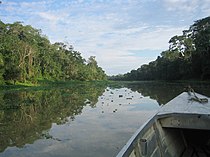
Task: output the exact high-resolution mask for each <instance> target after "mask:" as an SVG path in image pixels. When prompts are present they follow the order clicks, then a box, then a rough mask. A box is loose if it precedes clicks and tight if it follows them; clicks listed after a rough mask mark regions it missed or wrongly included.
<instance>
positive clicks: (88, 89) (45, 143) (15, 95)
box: [0, 82, 210, 157]
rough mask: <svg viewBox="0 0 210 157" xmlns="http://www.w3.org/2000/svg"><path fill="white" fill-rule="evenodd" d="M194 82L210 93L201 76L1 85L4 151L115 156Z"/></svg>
mask: <svg viewBox="0 0 210 157" xmlns="http://www.w3.org/2000/svg"><path fill="white" fill-rule="evenodd" d="M189 84H190V85H191V86H192V88H193V89H194V90H195V91H196V92H198V93H201V94H204V95H206V96H210V84H209V83H199V82H198V83H192V82H190V83H166V82H134V83H126V84H122V83H120V84H118V85H113V84H112V85H101V84H94V83H86V84H84V83H83V84H75V85H71V86H59V87H52V88H48V89H42V90H41V89H39V90H38V89H33V90H32V89H25V90H8V91H6V90H2V91H1V93H0V157H37V156H40V157H57V156H59V157H114V156H115V155H117V153H118V152H119V151H120V149H121V148H122V147H123V146H124V145H125V144H126V142H127V141H128V139H129V138H130V137H131V136H132V134H133V133H134V132H135V131H136V130H137V129H138V128H139V127H140V126H141V125H142V124H143V123H144V122H145V121H146V120H147V119H148V118H150V117H151V116H152V115H154V114H155V113H156V112H157V110H158V109H159V108H160V105H164V104H165V103H167V102H168V101H170V100H171V99H172V98H174V97H176V96H177V95H178V94H180V93H182V92H183V91H184V88H185V87H186V86H187V85H189Z"/></svg>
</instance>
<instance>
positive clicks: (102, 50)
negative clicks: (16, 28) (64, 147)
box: [0, 0, 210, 75]
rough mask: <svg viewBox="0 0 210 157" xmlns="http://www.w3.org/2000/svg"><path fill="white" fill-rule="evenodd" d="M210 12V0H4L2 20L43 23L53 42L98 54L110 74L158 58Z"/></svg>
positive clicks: (0, 7) (40, 25) (85, 53)
mask: <svg viewBox="0 0 210 157" xmlns="http://www.w3.org/2000/svg"><path fill="white" fill-rule="evenodd" d="M207 16H210V0H1V3H0V20H1V21H3V22H4V23H13V22H16V21H21V22H23V24H24V25H31V26H32V27H34V28H37V29H41V30H42V33H43V34H44V35H46V36H47V37H48V39H49V40H50V41H51V43H54V42H65V43H69V44H71V45H73V47H74V50H76V51H79V52H81V54H82V56H83V57H84V58H86V59H88V58H89V56H96V60H97V62H98V65H99V66H100V67H102V68H103V69H104V70H105V72H106V74H108V75H117V74H124V73H127V72H129V71H131V70H132V69H137V68H139V67H140V66H141V65H143V64H147V63H149V62H150V61H153V60H155V59H156V58H157V56H158V55H160V53H161V52H162V51H164V50H167V49H168V46H169V45H168V41H169V40H170V38H171V37H173V36H175V35H181V34H182V31H183V30H185V29H188V28H189V27H190V25H192V24H193V23H194V22H195V21H196V20H199V19H202V18H205V17H207Z"/></svg>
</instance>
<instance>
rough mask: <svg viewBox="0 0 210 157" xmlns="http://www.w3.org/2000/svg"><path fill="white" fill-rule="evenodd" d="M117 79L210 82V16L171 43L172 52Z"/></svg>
mask: <svg viewBox="0 0 210 157" xmlns="http://www.w3.org/2000/svg"><path fill="white" fill-rule="evenodd" d="M110 79H113V80H181V79H198V80H200V79H201V80H209V79H210V17H207V18H204V19H201V20H198V21H195V23H194V24H193V25H191V26H190V27H189V29H188V30H184V31H183V34H182V35H180V36H177V35H176V36H174V37H172V38H171V39H170V40H169V49H168V50H166V51H163V52H162V53H161V56H158V57H157V59H156V60H155V61H152V62H150V63H149V64H145V65H142V66H141V67H140V68H138V69H137V70H132V71H131V72H129V73H126V74H124V75H117V76H112V77H110Z"/></svg>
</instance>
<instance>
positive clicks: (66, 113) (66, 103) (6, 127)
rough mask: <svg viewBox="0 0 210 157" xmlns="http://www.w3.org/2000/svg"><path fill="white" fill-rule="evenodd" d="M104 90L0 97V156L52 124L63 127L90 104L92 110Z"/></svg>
mask: <svg viewBox="0 0 210 157" xmlns="http://www.w3.org/2000/svg"><path fill="white" fill-rule="evenodd" d="M104 88H105V87H104V86H99V87H96V86H94V85H87V84H83V85H79V86H75V87H71V88H67V89H51V90H41V91H12V92H5V93H1V94H0V139H1V142H0V152H3V151H4V150H5V149H6V148H7V147H8V146H10V147H13V146H16V147H23V146H24V145H25V144H26V143H33V142H34V141H35V140H36V139H39V138H51V137H50V136H49V135H47V134H46V135H45V134H43V130H48V129H50V128H51V127H52V124H53V123H56V124H64V123H66V122H67V121H69V119H70V120H71V121H72V120H74V119H75V115H78V114H81V113H82V109H83V108H84V106H86V104H85V103H84V102H85V100H87V99H89V100H90V105H92V106H94V105H95V103H96V102H97V98H98V96H99V95H101V94H102V93H103V91H104Z"/></svg>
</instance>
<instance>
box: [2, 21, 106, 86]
mask: <svg viewBox="0 0 210 157" xmlns="http://www.w3.org/2000/svg"><path fill="white" fill-rule="evenodd" d="M39 79H47V80H81V81H86V80H104V79H106V74H105V72H104V71H103V69H102V68H101V67H99V66H98V64H97V61H96V59H95V57H94V56H90V58H89V59H88V60H87V61H86V60H85V59H84V58H83V57H82V56H81V53H80V52H78V51H74V49H73V46H72V45H69V44H66V43H62V42H56V43H54V44H51V43H50V41H49V40H48V39H47V37H46V36H45V35H43V34H42V31H41V30H39V29H35V28H33V27H32V26H30V25H25V26H24V25H23V24H22V23H21V22H15V23H13V24H5V23H3V22H2V21H0V84H5V83H7V84H8V83H9V84H11V83H12V84H15V83H16V81H18V82H31V83H36V82H37V81H38V80H39Z"/></svg>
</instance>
